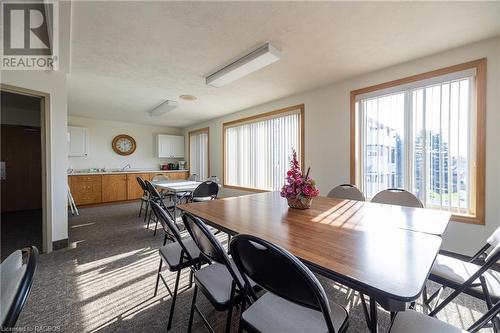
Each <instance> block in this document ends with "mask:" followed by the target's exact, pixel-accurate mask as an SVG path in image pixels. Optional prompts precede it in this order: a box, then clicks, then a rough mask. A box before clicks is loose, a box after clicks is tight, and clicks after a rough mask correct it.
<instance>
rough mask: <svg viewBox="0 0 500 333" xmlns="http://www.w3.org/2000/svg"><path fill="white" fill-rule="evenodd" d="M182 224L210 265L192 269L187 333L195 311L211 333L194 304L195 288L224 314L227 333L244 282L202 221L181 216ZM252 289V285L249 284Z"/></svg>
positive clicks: (240, 299)
mask: <svg viewBox="0 0 500 333" xmlns="http://www.w3.org/2000/svg"><path fill="white" fill-rule="evenodd" d="M182 219H183V221H184V225H185V226H186V229H187V230H188V232H189V233H190V235H191V237H192V238H193V239H194V241H195V242H196V244H197V245H198V248H199V249H200V251H201V253H202V257H204V258H206V260H207V261H208V262H209V263H210V264H209V265H208V266H205V267H203V268H201V269H200V268H199V267H193V268H194V270H195V272H194V282H195V286H194V292H193V301H192V304H191V313H190V315H189V325H188V332H191V329H192V325H193V317H194V312H195V311H196V312H197V313H198V315H199V316H200V317H201V319H202V320H203V323H204V324H205V326H206V327H207V329H208V330H209V331H210V332H212V333H213V332H214V330H213V328H212V327H211V326H210V323H209V322H208V320H207V319H206V318H205V316H204V315H203V314H202V313H201V311H200V309H199V308H198V306H197V305H196V297H197V292H198V289H200V290H201V292H202V293H203V294H204V295H205V297H206V298H207V299H208V300H209V301H210V303H211V304H212V305H213V306H214V308H215V309H216V310H217V311H227V319H226V332H229V331H230V329H231V317H232V311H233V306H234V305H235V304H238V303H240V302H241V301H242V295H243V294H242V290H243V279H242V277H241V275H240V274H239V272H238V270H237V269H236V266H235V265H234V263H233V262H232V260H230V259H229V257H228V255H227V254H226V251H225V250H224V248H223V247H222V244H221V243H220V242H219V241H218V240H217V238H215V236H214V235H213V234H212V233H211V232H210V230H209V229H208V228H207V227H206V225H205V224H204V223H203V221H201V219H199V218H197V217H195V216H193V215H191V214H188V213H185V214H184V215H183V216H182ZM250 285H251V286H252V287H255V284H250Z"/></svg>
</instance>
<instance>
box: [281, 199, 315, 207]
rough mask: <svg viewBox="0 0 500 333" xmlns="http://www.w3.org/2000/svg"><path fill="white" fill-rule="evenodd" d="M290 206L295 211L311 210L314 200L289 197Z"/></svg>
mask: <svg viewBox="0 0 500 333" xmlns="http://www.w3.org/2000/svg"><path fill="white" fill-rule="evenodd" d="M287 200H288V206H289V207H290V208H295V209H308V208H311V204H312V198H309V197H300V198H297V197H289V198H287Z"/></svg>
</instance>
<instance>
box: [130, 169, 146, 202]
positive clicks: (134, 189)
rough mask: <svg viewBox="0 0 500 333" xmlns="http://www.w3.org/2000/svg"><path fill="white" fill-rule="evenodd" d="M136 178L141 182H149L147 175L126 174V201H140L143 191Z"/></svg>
mask: <svg viewBox="0 0 500 333" xmlns="http://www.w3.org/2000/svg"><path fill="white" fill-rule="evenodd" d="M137 177H139V178H141V179H142V180H151V174H149V173H129V174H127V200H134V199H140V198H141V197H142V196H143V194H144V191H143V190H142V188H141V187H140V186H139V183H138V182H137Z"/></svg>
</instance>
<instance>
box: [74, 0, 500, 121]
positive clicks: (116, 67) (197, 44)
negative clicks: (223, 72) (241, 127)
mask: <svg viewBox="0 0 500 333" xmlns="http://www.w3.org/2000/svg"><path fill="white" fill-rule="evenodd" d="M72 10H73V12H72V33H71V34H72V38H71V48H72V49H71V74H70V75H69V77H68V84H69V113H70V114H72V115H80V116H86V117H92V118H99V119H110V120H121V121H129V122H136V123H145V124H148V123H150V124H163V125H169V126H180V127H183V126H187V125H190V124H194V123H197V122H200V121H203V120H206V119H210V118H214V117H218V116H221V115H224V114H227V113H231V112H235V111H238V110H240V109H243V108H247V107H251V106H254V105H257V104H261V103H265V102H267V101H270V100H274V99H277V98H280V97H284V96H287V95H291V94H294V93H297V92H300V91H304V90H308V89H312V88H314V87H318V86H321V85H325V84H327V83H330V82H334V81H338V80H342V79H345V78H348V77H352V76H355V75H359V74H362V73H366V72H369V71H373V70H376V69H380V68H383V67H387V66H390V65H394V64H397V63H401V62H405V61H409V60H411V59H416V58H419V57H422V56H425V55H429V54H432V53H436V52H439V51H443V50H446V49H449V48H453V47H456V46H460V45H463V44H467V43H470V42H473V41H477V40H480V39H485V38H488V37H493V36H496V35H498V34H500V2H138V1H137V2H115V1H109V2H103V1H97V2H86V1H75V2H73V8H72ZM266 41H270V42H271V43H272V44H273V45H274V46H275V47H277V48H278V49H279V50H281V54H282V58H281V60H280V61H278V62H276V63H274V64H272V65H270V66H268V67H266V68H264V69H262V70H260V71H258V72H255V73H253V74H251V75H249V76H247V77H245V78H243V79H240V80H238V81H236V82H233V83H231V84H229V85H228V86H225V87H222V88H214V87H210V86H207V85H205V80H204V77H205V76H206V75H208V74H211V73H212V72H213V71H215V70H216V69H218V68H220V67H221V66H223V65H225V64H227V63H229V62H230V61H231V60H233V59H234V58H237V57H239V56H242V55H244V54H245V53H247V52H248V51H251V50H252V49H253V48H255V47H256V46H259V45H260V44H262V43H264V42H266ZM181 94H191V95H195V96H197V97H198V100H196V101H194V102H187V101H182V100H180V101H179V102H180V106H179V108H178V109H176V110H175V111H172V112H170V113H168V114H166V115H164V116H162V117H155V118H151V117H150V116H149V115H148V114H147V112H146V111H147V110H150V109H152V108H154V107H155V106H156V105H158V104H160V103H161V102H162V101H163V100H165V99H171V100H179V98H178V96H179V95H181Z"/></svg>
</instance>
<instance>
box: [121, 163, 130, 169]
mask: <svg viewBox="0 0 500 333" xmlns="http://www.w3.org/2000/svg"><path fill="white" fill-rule="evenodd" d="M130 168H132V167H131V166H130V164H128V163H127V165H125V166H124V167H123V168H122V171H125V169H130Z"/></svg>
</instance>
